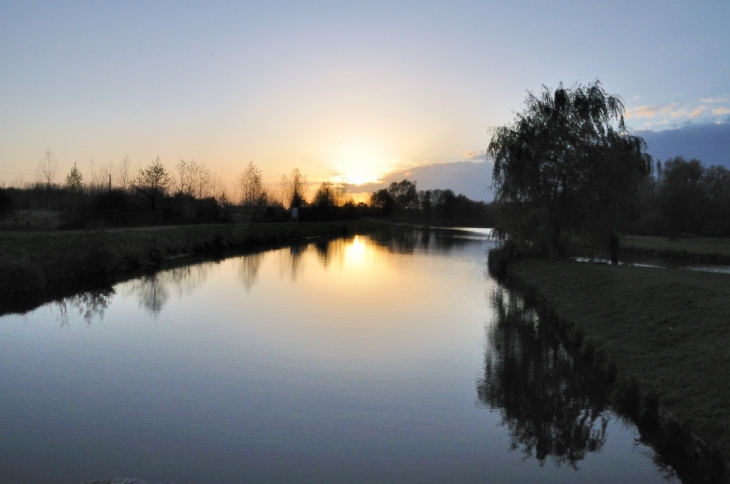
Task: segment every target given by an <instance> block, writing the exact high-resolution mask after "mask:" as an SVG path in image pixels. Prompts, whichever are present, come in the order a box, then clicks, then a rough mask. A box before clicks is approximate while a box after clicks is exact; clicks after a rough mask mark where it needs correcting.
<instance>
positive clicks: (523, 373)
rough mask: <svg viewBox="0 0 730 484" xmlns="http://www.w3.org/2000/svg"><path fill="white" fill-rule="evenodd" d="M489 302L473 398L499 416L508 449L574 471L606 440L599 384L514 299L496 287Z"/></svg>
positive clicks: (548, 328)
mask: <svg viewBox="0 0 730 484" xmlns="http://www.w3.org/2000/svg"><path fill="white" fill-rule="evenodd" d="M491 305H492V307H493V313H494V320H493V322H492V325H491V326H490V328H489V334H488V347H487V350H486V353H485V363H484V377H483V378H482V379H481V380H480V381H479V382H478V384H477V393H478V396H479V400H480V401H481V402H482V403H483V404H484V405H486V406H488V407H489V408H492V409H495V410H498V411H499V412H500V413H501V415H502V423H503V425H504V426H506V427H507V429H508V432H509V435H510V439H511V444H510V447H511V449H512V450H516V449H520V450H521V451H522V452H523V454H524V455H525V458H528V457H532V456H533V455H534V457H535V458H536V459H537V460H538V461H539V462H540V465H543V464H544V463H545V461H546V460H547V459H550V460H551V461H552V462H553V463H554V464H555V465H556V466H561V465H568V466H570V467H572V468H573V469H576V470H577V469H578V468H579V466H578V464H579V462H580V461H581V460H582V459H583V458H584V457H585V456H586V454H587V453H589V452H600V450H601V449H602V447H603V445H604V444H605V442H606V428H607V426H608V422H609V417H608V414H607V412H606V410H607V406H608V402H607V400H606V397H605V392H604V386H603V382H602V381H600V380H599V379H598V377H597V376H596V375H595V374H594V373H593V372H592V371H591V370H590V368H587V365H585V364H584V363H582V361H581V360H580V359H575V358H573V357H572V356H571V354H570V352H569V351H568V348H566V347H565V345H564V344H563V343H562V342H561V340H560V338H558V335H557V334H556V331H557V330H556V329H555V328H554V326H553V325H551V324H548V323H541V322H540V319H539V317H538V316H537V314H536V313H535V311H534V310H532V309H529V308H526V307H525V303H524V300H523V299H522V298H521V297H519V296H517V295H515V294H514V293H510V292H508V291H507V290H506V289H504V288H499V289H496V290H494V291H493V292H492V294H491Z"/></svg>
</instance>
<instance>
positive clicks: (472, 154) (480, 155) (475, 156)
mask: <svg viewBox="0 0 730 484" xmlns="http://www.w3.org/2000/svg"><path fill="white" fill-rule="evenodd" d="M461 156H463V157H464V158H466V159H467V160H470V161H475V160H480V161H484V160H486V159H487V152H486V150H482V151H474V150H469V151H464V152H463V153H461Z"/></svg>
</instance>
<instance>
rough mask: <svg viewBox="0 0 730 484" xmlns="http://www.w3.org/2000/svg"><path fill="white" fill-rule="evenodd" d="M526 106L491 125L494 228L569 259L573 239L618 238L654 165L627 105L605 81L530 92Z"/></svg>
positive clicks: (529, 248)
mask: <svg viewBox="0 0 730 484" xmlns="http://www.w3.org/2000/svg"><path fill="white" fill-rule="evenodd" d="M525 105H526V108H525V110H524V111H523V112H521V113H517V114H516V119H515V120H514V121H513V122H512V124H509V125H506V126H502V127H500V128H497V129H496V130H495V131H494V134H493V136H492V139H491V141H490V143H489V147H488V149H487V151H488V153H489V155H490V156H491V158H492V160H493V161H494V169H493V172H492V180H493V188H494V191H495V202H496V205H497V207H498V209H499V219H498V222H497V226H496V227H495V233H496V235H497V236H498V237H500V238H501V239H502V240H505V239H509V240H511V241H513V242H514V243H515V244H516V246H517V248H518V250H520V251H521V252H522V253H527V254H538V255H544V256H550V257H553V258H560V257H565V256H566V255H567V252H568V247H569V246H570V244H571V243H572V242H580V243H582V244H585V245H588V246H589V247H592V248H594V249H595V248H597V247H602V246H605V245H608V242H609V240H617V239H616V234H619V233H621V232H622V231H623V230H624V229H625V228H626V226H627V225H628V222H629V217H630V215H631V209H632V207H633V206H634V205H635V202H636V199H637V196H638V190H639V184H640V182H641V180H642V179H643V178H644V177H646V176H647V175H649V174H650V173H651V170H652V161H651V157H650V156H649V155H648V154H647V153H646V143H645V142H644V140H643V139H641V138H639V137H637V136H632V135H631V134H630V132H629V130H628V128H627V127H626V125H625V123H624V104H623V101H622V100H621V98H620V97H619V96H615V95H609V94H606V92H605V91H604V89H603V87H602V86H601V83H600V81H598V80H596V81H595V82H593V83H592V84H588V85H587V86H582V85H574V86H573V87H571V88H565V87H563V85H562V83H561V84H560V85H559V86H558V88H557V89H555V91H552V90H550V89H548V88H547V87H544V86H543V91H542V92H541V93H540V94H539V95H535V94H533V93H531V92H528V95H527V99H526V101H525Z"/></svg>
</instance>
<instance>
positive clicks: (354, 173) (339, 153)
mask: <svg viewBox="0 0 730 484" xmlns="http://www.w3.org/2000/svg"><path fill="white" fill-rule="evenodd" d="M329 159H330V161H329V163H328V164H329V166H330V168H331V169H332V170H333V171H334V172H335V175H334V176H333V177H332V181H334V182H336V183H345V184H351V185H363V184H365V183H376V182H378V181H379V180H380V179H381V178H382V177H383V175H384V174H385V173H387V172H388V171H390V170H391V169H392V168H393V164H394V162H393V161H389V160H388V158H387V157H386V156H385V154H384V153H383V150H382V149H381V148H380V147H379V146H377V145H375V144H374V143H366V142H353V141H347V142H342V143H339V144H338V145H337V146H335V147H334V148H333V149H332V150H331V153H330V156H329Z"/></svg>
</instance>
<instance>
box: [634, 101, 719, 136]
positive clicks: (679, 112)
mask: <svg viewBox="0 0 730 484" xmlns="http://www.w3.org/2000/svg"><path fill="white" fill-rule="evenodd" d="M702 102H703V103H704V104H699V105H698V104H694V105H692V104H684V105H677V104H676V103H670V104H666V105H661V106H639V107H636V108H632V109H628V110H627V111H626V115H625V116H626V118H627V119H628V118H632V117H633V118H645V119H646V121H644V122H643V126H641V128H640V129H652V128H659V127H661V126H674V127H675V128H676V127H679V126H681V125H685V124H689V123H694V122H699V123H708V122H712V121H717V119H716V118H717V117H718V116H723V115H726V114H728V113H730V108H728V107H725V106H718V105H717V103H722V102H726V99H725V98H715V99H712V98H706V99H702ZM710 103H714V106H710V107H708V106H707V104H710ZM713 118H715V119H713Z"/></svg>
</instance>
